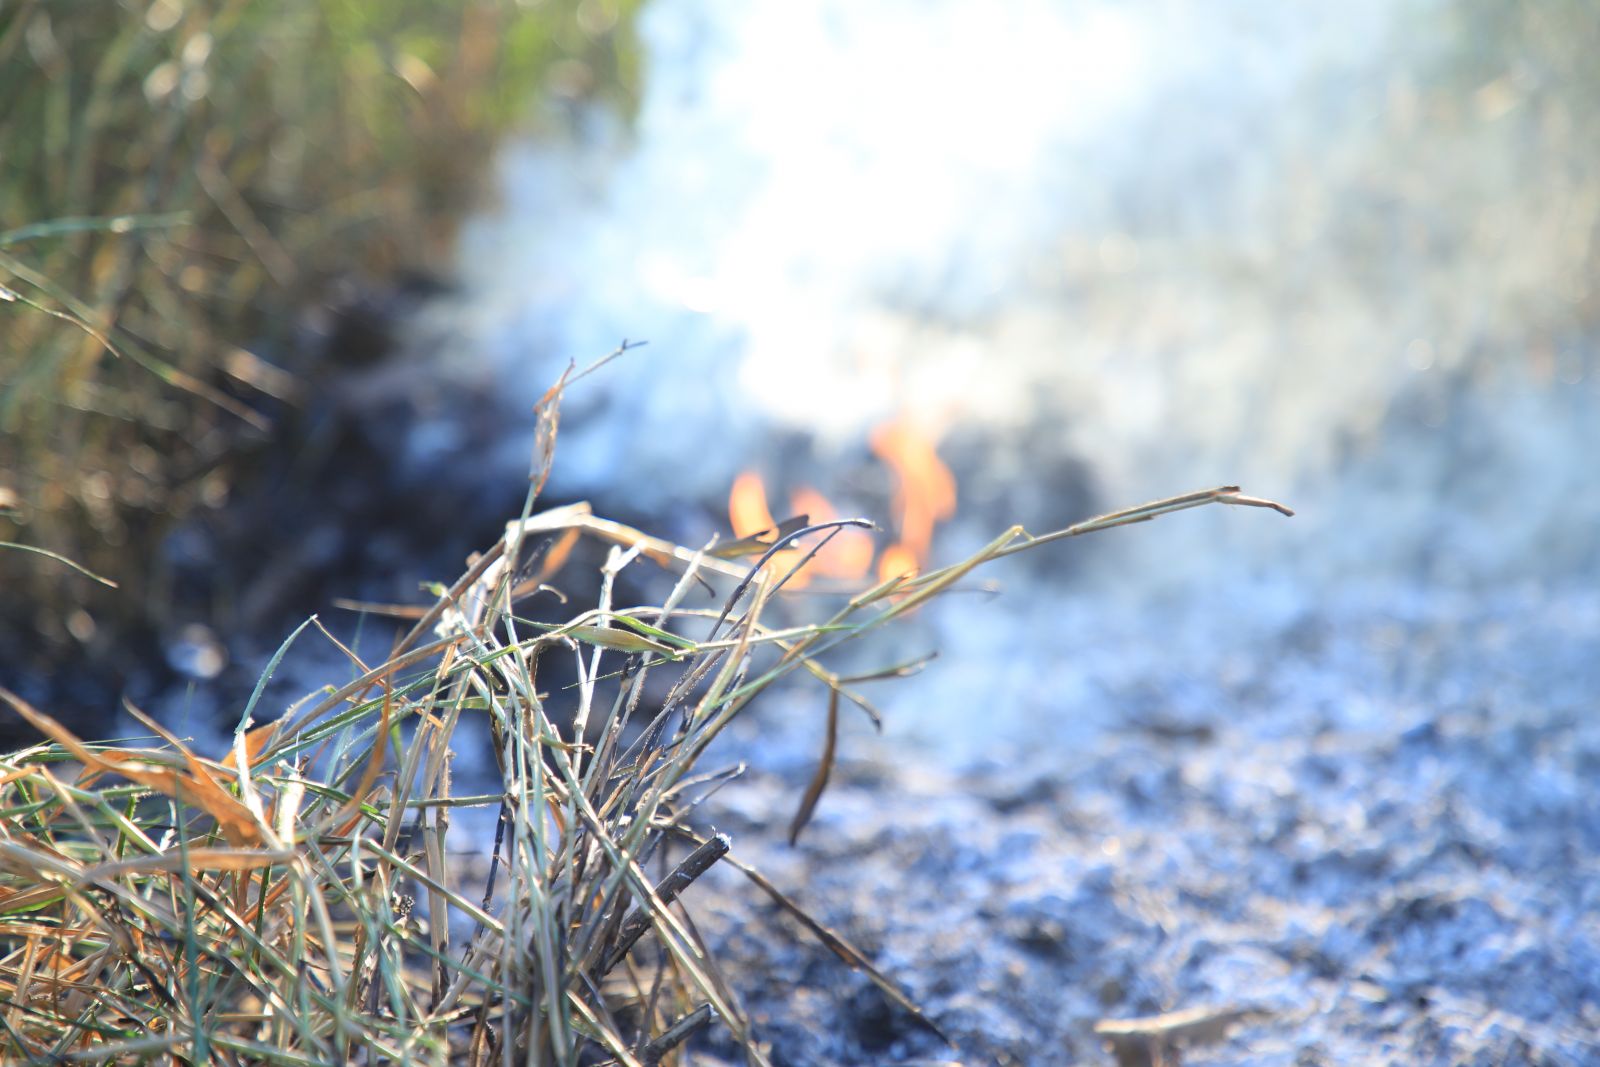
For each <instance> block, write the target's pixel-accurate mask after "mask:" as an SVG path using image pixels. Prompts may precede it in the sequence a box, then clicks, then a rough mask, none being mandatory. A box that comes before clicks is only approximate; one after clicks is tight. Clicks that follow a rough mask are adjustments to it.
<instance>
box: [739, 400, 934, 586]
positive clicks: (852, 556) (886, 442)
mask: <svg viewBox="0 0 1600 1067" xmlns="http://www.w3.org/2000/svg"><path fill="white" fill-rule="evenodd" d="M872 450H873V451H874V452H875V453H877V455H878V456H879V457H881V458H882V459H883V461H884V462H885V463H886V464H888V466H889V470H890V472H891V473H892V475H893V476H894V481H895V490H894V500H893V509H894V515H895V525H896V527H897V528H898V530H899V533H900V539H899V540H898V541H897V542H895V543H894V544H893V545H890V546H889V547H888V548H886V549H884V551H883V554H882V555H881V556H880V557H879V559H878V578H879V580H880V581H888V580H889V579H890V578H898V577H900V576H901V575H905V574H912V573H915V572H916V571H917V569H918V568H920V567H921V566H922V565H923V564H925V563H926V562H927V560H928V550H929V549H930V547H931V546H932V544H933V531H934V528H935V527H936V526H937V525H938V524H939V523H940V522H942V521H944V520H945V519H948V518H950V516H952V515H953V514H955V509H956V481H955V478H954V476H953V475H951V473H950V468H948V467H946V466H945V465H944V463H943V462H942V461H941V460H940V459H939V456H938V454H937V453H936V452H935V451H934V441H933V439H932V438H931V437H929V436H928V435H926V434H924V433H922V432H921V431H919V430H917V429H916V428H915V427H913V426H912V425H911V424H910V423H909V422H908V421H906V420H904V419H901V420H897V421H895V422H891V423H888V424H886V425H884V426H882V427H880V428H879V429H878V430H877V431H876V432H874V433H873V435H872ZM789 506H790V507H791V508H792V509H793V511H792V514H795V515H805V516H806V517H807V518H808V519H809V520H810V521H811V522H813V523H816V522H827V521H829V520H831V519H834V518H836V517H837V512H836V511H835V509H834V507H833V504H832V503H830V502H829V500H828V498H827V497H825V496H823V495H822V494H821V493H819V492H817V491H816V490H815V489H812V488H810V487H805V488H801V489H797V490H796V491H795V492H794V493H793V494H792V495H791V496H790V497H789ZM728 520H729V524H730V525H731V526H732V527H733V535H734V536H735V537H738V538H745V537H753V536H755V535H757V534H760V533H763V532H765V531H768V530H772V529H773V528H774V527H776V526H777V522H776V520H774V519H773V517H772V511H771V509H770V508H769V507H768V506H767V490H766V486H765V485H764V484H762V481H761V476H760V475H758V474H756V473H755V472H754V471H745V472H744V473H743V474H740V475H739V476H738V477H737V478H735V479H734V481H733V488H732V490H731V492H730V493H729V494H728ZM806 551H807V549H789V550H786V551H784V552H780V553H779V554H778V555H777V556H776V557H774V559H773V561H772V566H773V568H774V569H775V570H777V571H779V572H780V573H781V572H786V571H787V570H788V569H789V568H791V567H793V566H795V565H796V564H797V563H799V562H800V560H801V559H803V558H805V554H806ZM872 554H873V550H872V538H871V537H870V536H869V535H868V534H867V532H866V531H865V530H859V529H853V528H847V529H844V530H840V531H839V532H838V533H837V534H835V535H834V537H833V539H832V540H831V541H829V542H828V543H827V545H826V546H825V547H824V548H822V549H821V551H819V552H818V553H817V554H816V556H815V557H814V558H813V559H812V560H811V562H810V563H809V564H808V565H807V566H806V568H805V569H804V570H803V571H801V572H800V573H799V574H796V575H795V576H794V578H793V579H792V580H791V581H790V583H789V584H790V585H791V586H792V587H796V588H798V587H800V586H803V585H805V584H807V582H808V581H810V580H811V579H812V578H837V579H841V580H849V579H859V578H863V577H865V576H866V575H867V574H868V573H869V572H870V571H871V570H872Z"/></svg>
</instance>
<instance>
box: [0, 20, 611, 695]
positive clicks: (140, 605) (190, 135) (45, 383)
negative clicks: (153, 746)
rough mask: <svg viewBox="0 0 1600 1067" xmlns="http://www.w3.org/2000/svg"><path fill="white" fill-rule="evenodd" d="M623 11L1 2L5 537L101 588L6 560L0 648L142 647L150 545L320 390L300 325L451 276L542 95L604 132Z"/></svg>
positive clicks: (0, 489)
mask: <svg viewBox="0 0 1600 1067" xmlns="http://www.w3.org/2000/svg"><path fill="white" fill-rule="evenodd" d="M635 6H636V4H635V3H634V0H615V2H610V0H589V2H587V3H582V4H580V3H579V0H552V2H550V3H545V4H541V5H528V4H523V3H519V2H517V0H465V2H462V3H449V4H440V3H434V2H432V0H341V2H337V3H334V2H324V0H92V2H91V0H85V2H75V3H61V2H57V0H20V2H17V3H7V4H3V5H0V144H4V146H5V148H4V160H5V165H4V166H3V167H0V542H12V543H19V544H27V545H31V546H34V547H37V548H40V549H43V550H47V551H50V552H54V553H57V554H60V555H62V556H65V557H67V558H70V559H72V560H75V561H77V562H79V563H81V564H82V565H84V566H85V567H87V568H89V569H90V570H92V571H94V572H95V573H98V574H101V575H105V576H106V577H108V578H111V579H113V580H116V581H118V582H119V583H120V585H121V586H122V591H121V592H120V593H119V594H116V595H112V594H110V593H108V592H106V591H104V590H103V589H102V588H96V587H95V586H93V585H91V584H89V583H85V582H83V581H82V580H81V577H80V576H79V575H76V574H75V573H73V572H72V571H70V570H68V569H66V568H63V567H59V566H50V565H41V561H40V560H39V559H37V558H23V557H21V556H20V555H19V554H18V553H15V552H5V551H0V586H3V587H4V588H5V589H6V590H7V592H8V595H7V596H6V597H5V598H4V600H3V603H0V624H4V625H3V626H0V629H3V630H4V631H6V632H10V633H18V634H22V633H29V634H33V635H34V636H32V637H30V638H29V641H28V642H27V643H26V647H27V648H28V649H29V650H30V651H34V650H37V649H40V648H44V647H46V646H48V645H51V644H53V645H54V655H53V658H54V659H55V661H57V662H68V663H72V664H74V665H75V666H81V665H82V664H83V663H84V661H85V660H86V659H89V658H92V657H93V656H94V655H95V654H96V653H97V652H98V651H101V650H104V648H105V647H106V646H108V645H114V644H116V643H117V642H118V639H119V637H120V636H125V634H119V632H118V631H119V630H120V629H121V626H120V625H119V624H126V623H130V622H131V623H134V624H138V625H140V626H147V625H148V624H149V623H151V622H154V623H156V624H159V623H160V622H161V620H162V617H163V612H164V610H165V606H166V601H167V598H168V590H167V588H166V583H167V582H169V581H170V577H169V576H168V575H167V574H166V573H165V571H164V569H163V566H162V556H161V553H160V551H159V546H160V545H161V543H162V538H163V537H164V536H165V535H166V533H167V531H168V530H169V529H171V527H172V526H173V525H174V524H175V523H177V522H179V521H181V520H182V518H183V517H184V516H186V515H188V514H190V513H193V512H195V511H201V512H203V511H204V510H205V509H208V508H214V507H218V506H220V505H221V504H223V503H224V502H225V501H226V500H227V499H228V496H229V494H230V493H231V492H232V491H233V489H234V486H235V484H236V483H237V482H238V481H239V479H240V478H241V477H243V476H244V475H245V472H246V471H247V470H248V463H249V460H250V458H251V455H252V453H253V452H255V451H257V450H259V449H261V448H263V447H266V446H267V445H268V444H269V443H270V442H272V441H274V440H281V435H282V433H283V426H284V425H285V424H286V423H292V422H293V420H294V418H295V412H296V410H297V405H300V404H302V403H303V402H304V400H305V398H306V397H307V396H308V395H311V394H312V392H313V386H314V384H315V379H316V376H317V374H318V373H319V365H318V364H317V363H316V362H314V354H312V353H309V352H303V351H301V352H297V351H296V349H295V348H294V347H293V346H292V345H289V344H288V343H287V341H288V340H289V337H290V335H291V334H292V332H293V327H294V324H295V321H296V318H297V315H298V314H299V312H300V311H301V310H302V309H303V308H304V307H305V306H306V305H307V304H308V303H315V302H317V301H318V300H319V299H320V298H324V297H325V296H326V294H327V291H328V288H329V283H330V280H331V279H339V278H346V277H364V278H372V279H384V278H387V277H389V276H391V275H392V274H393V273H394V272H396V271H397V270H401V269H424V270H425V269H428V268H429V267H431V266H434V265H438V264H445V263H448V262H449V258H450V257H449V246H450V242H451V239H452V238H451V235H452V231H453V227H454V223H455V221H456V219H457V218H458V217H459V216H460V215H461V213H462V212H463V211H464V210H465V208H466V207H467V206H468V205H469V203H470V202H471V201H472V199H473V198H474V197H475V196H476V195H477V194H478V193H479V192H480V191H481V190H482V187H483V184H484V183H483V181H482V179H483V177H484V175H485V174H486V173H487V172H488V171H489V165H488V163H489V154H490V151H491V149H492V146H493V144H494V143H495V141H496V139H497V137H498V136H500V135H502V134H503V133H504V132H505V131H506V130H507V129H508V128H509V127H510V126H511V125H512V124H514V123H515V122H517V121H519V120H522V119H524V118H525V117H526V116H527V115H529V114H530V112H531V109H532V107H533V105H534V103H535V102H536V101H537V100H538V99H539V97H540V96H541V95H542V94H545V93H547V92H549V91H552V90H554V91H558V92H569V93H583V94H596V95H606V96H613V97H616V98H617V99H618V106H619V107H623V108H626V107H627V106H628V100H629V98H630V96H631V91H632V90H631V86H633V85H634V84H635V82H636V77H637V74H636V71H635V69H634V65H635V62H636V58H635V57H636V48H635V47H634V45H633V43H632V40H631V37H630V30H629V25H630V18H631V13H632V10H633V8H634V7H635ZM580 8H582V9H583V11H582V13H580V10H579V9H580ZM69 619H73V620H75V623H74V624H73V625H72V626H71V627H70V628H69V626H68V625H67V623H68V620H69ZM96 634H98V640H96V639H95V637H94V636H93V635H96ZM8 654H9V655H12V656H15V655H16V654H17V653H16V652H15V651H14V650H10V649H8ZM31 669H32V670H34V671H35V672H36V673H39V672H42V671H43V670H45V669H46V665H45V664H35V665H31Z"/></svg>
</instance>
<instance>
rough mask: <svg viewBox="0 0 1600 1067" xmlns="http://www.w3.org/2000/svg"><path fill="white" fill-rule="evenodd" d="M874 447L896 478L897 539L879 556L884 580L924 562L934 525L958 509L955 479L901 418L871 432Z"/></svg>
mask: <svg viewBox="0 0 1600 1067" xmlns="http://www.w3.org/2000/svg"><path fill="white" fill-rule="evenodd" d="M872 450H873V451H874V452H876V453H877V454H878V456H879V457H880V458H881V459H882V460H883V461H884V462H885V463H887V464H888V465H889V469H890V470H891V471H892V472H893V473H894V477H895V490H894V510H895V519H896V521H897V523H898V525H899V527H900V540H899V541H898V542H897V543H896V544H894V545H891V546H890V547H889V548H888V549H887V550H886V551H885V552H884V553H883V558H882V559H880V560H878V579H879V581H888V580H889V579H890V578H896V577H899V576H900V575H902V574H905V573H907V572H908V571H914V570H916V569H917V568H918V567H921V566H922V565H923V564H924V563H926V562H927V561H928V550H929V549H930V548H932V547H933V529H934V527H935V526H937V525H938V524H939V523H941V522H943V521H944V520H945V519H948V518H950V516H952V515H954V514H955V513H956V480H955V476H954V475H952V474H951V473H950V468H949V467H946V466H945V465H944V462H943V461H942V460H940V459H939V454H938V453H937V452H935V451H934V448H933V438H931V437H929V436H928V435H926V434H924V433H922V432H921V431H920V430H918V429H917V428H916V427H914V426H912V425H911V423H910V422H908V421H906V420H905V419H899V420H896V421H894V422H890V423H887V424H886V425H883V426H880V427H879V428H878V429H877V431H875V432H874V433H873V435H872Z"/></svg>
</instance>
